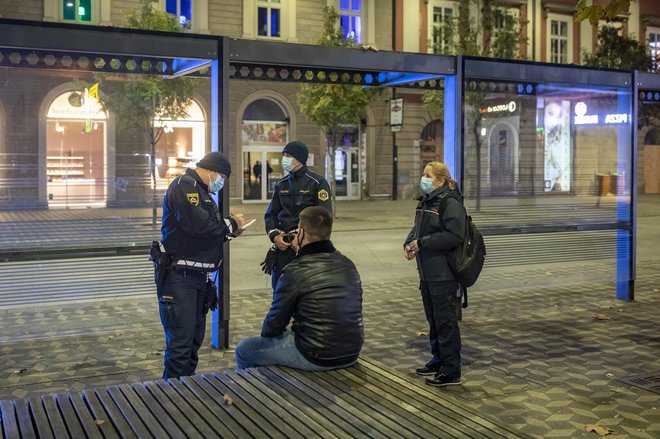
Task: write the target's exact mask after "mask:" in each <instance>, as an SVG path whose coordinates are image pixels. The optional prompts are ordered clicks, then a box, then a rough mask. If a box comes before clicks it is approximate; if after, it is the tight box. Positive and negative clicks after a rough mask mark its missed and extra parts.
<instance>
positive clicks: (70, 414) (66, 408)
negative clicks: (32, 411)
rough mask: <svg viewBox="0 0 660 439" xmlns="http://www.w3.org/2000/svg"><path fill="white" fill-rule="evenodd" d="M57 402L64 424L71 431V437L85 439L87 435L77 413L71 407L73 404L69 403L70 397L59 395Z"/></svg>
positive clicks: (56, 396)
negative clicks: (83, 438)
mask: <svg viewBox="0 0 660 439" xmlns="http://www.w3.org/2000/svg"><path fill="white" fill-rule="evenodd" d="M55 401H56V402H57V405H58V406H59V407H60V412H61V413H62V416H63V417H64V424H65V425H66V428H67V430H69V434H70V435H71V437H74V438H78V437H83V436H84V435H85V433H83V429H82V426H81V425H80V422H79V421H78V417H77V416H76V412H74V411H73V406H72V405H71V402H69V396H68V395H67V394H66V393H58V394H56V395H55Z"/></svg>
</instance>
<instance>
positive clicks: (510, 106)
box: [479, 101, 518, 114]
mask: <svg viewBox="0 0 660 439" xmlns="http://www.w3.org/2000/svg"><path fill="white" fill-rule="evenodd" d="M517 108H518V105H517V104H516V102H515V101H511V102H509V103H507V104H499V105H491V106H488V107H484V108H480V109H479V113H482V114H483V113H514V112H515V111H516V109H517Z"/></svg>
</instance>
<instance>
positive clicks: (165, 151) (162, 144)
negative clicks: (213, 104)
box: [155, 101, 206, 189]
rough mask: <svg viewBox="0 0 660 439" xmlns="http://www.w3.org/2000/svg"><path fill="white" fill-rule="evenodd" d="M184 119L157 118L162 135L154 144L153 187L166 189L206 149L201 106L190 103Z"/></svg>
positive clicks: (202, 154)
mask: <svg viewBox="0 0 660 439" xmlns="http://www.w3.org/2000/svg"><path fill="white" fill-rule="evenodd" d="M186 114H187V117H186V118H185V119H177V120H169V119H158V120H156V121H155V124H156V126H158V127H162V128H163V134H162V136H161V137H160V139H159V140H158V143H157V144H156V158H155V165H156V187H157V188H158V189H164V188H166V187H167V186H168V185H169V184H170V183H171V182H172V180H173V179H175V178H176V177H178V176H180V175H182V174H183V173H184V172H185V171H186V168H188V167H190V166H193V165H194V164H195V163H196V162H197V160H199V159H200V158H202V157H203V156H204V153H205V151H206V135H205V132H206V130H205V126H206V124H205V121H206V119H205V117H204V112H203V111H202V108H201V107H200V106H199V104H197V103H196V102H194V101H193V102H192V103H191V104H190V106H188V108H187V109H186Z"/></svg>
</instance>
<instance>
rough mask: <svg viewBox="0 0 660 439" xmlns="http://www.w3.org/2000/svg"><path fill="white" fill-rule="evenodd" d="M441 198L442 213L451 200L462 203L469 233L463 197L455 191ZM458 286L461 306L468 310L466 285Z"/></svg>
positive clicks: (446, 193) (450, 191) (444, 194)
mask: <svg viewBox="0 0 660 439" xmlns="http://www.w3.org/2000/svg"><path fill="white" fill-rule="evenodd" d="M440 197H441V201H440V212H444V211H445V206H446V204H447V200H448V199H450V198H453V199H455V200H457V201H458V202H459V203H461V206H463V209H465V218H466V224H465V228H466V232H467V227H468V224H467V218H468V213H467V209H466V208H465V204H463V200H462V199H461V197H460V196H459V195H458V194H456V192H455V191H453V190H449V191H446V192H445V193H443V194H442V195H440ZM458 285H459V286H460V288H461V296H463V304H462V305H461V307H462V308H467V307H468V292H467V288H466V287H465V285H463V284H461V283H459V284H458Z"/></svg>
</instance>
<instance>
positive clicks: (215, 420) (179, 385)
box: [169, 380, 231, 437]
mask: <svg viewBox="0 0 660 439" xmlns="http://www.w3.org/2000/svg"><path fill="white" fill-rule="evenodd" d="M169 384H170V385H171V386H172V387H173V388H174V389H175V390H176V391H177V392H179V395H181V397H182V398H183V399H185V400H186V401H187V402H188V404H190V406H191V407H192V408H193V409H195V411H197V413H199V415H200V416H201V417H202V419H204V420H206V422H208V423H209V424H210V425H211V427H212V428H213V429H214V430H216V431H217V432H218V434H220V436H222V437H225V436H229V435H231V432H230V430H229V428H227V426H226V425H225V424H223V423H222V421H221V420H220V419H219V416H218V413H215V412H209V410H208V409H207V408H206V407H205V406H204V404H202V402H201V401H200V400H199V398H197V396H196V395H195V393H194V392H193V391H192V390H190V388H189V387H187V386H186V385H185V384H184V383H183V382H181V380H169ZM209 413H211V415H209Z"/></svg>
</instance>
